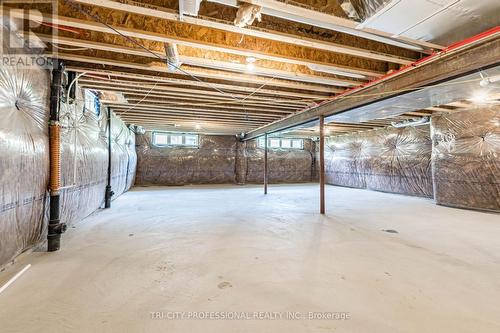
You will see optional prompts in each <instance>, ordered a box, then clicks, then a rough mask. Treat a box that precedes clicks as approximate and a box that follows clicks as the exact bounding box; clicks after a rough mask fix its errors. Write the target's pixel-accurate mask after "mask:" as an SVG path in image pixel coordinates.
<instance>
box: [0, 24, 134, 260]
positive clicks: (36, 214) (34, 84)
mask: <svg viewBox="0 0 500 333" xmlns="http://www.w3.org/2000/svg"><path fill="white" fill-rule="evenodd" d="M2 33H8V32H6V30H5V29H4V30H3V31H2ZM10 37H11V38H10V40H9V38H5V39H4V40H3V42H4V43H6V42H9V41H10V42H15V41H18V40H17V39H16V38H15V35H14V34H12V33H11V35H10ZM19 45H22V43H20V44H19ZM11 46H12V45H11V44H9V45H3V50H10V49H9V47H11ZM49 88H50V73H49V71H47V70H44V69H42V68H38V67H21V66H17V67H16V66H8V65H2V66H0V156H1V157H0V267H2V266H3V265H5V264H7V263H8V262H9V261H10V260H12V259H13V258H15V257H16V256H17V255H18V254H20V253H22V252H23V251H25V250H27V249H29V248H32V247H34V246H36V245H37V244H39V243H41V242H42V241H44V240H45V239H46V234H47V222H48V192H47V188H48V186H49V137H48V123H49V96H50V91H49ZM79 98H80V100H77V102H75V104H69V105H68V104H66V103H65V102H64V103H63V104H62V105H61V126H62V128H61V154H62V156H61V157H62V177H61V178H62V182H61V185H62V186H63V188H62V190H61V202H62V204H61V207H62V212H61V213H62V214H61V222H63V223H71V222H74V221H77V220H79V219H81V218H83V217H85V216H87V215H88V214H90V213H92V212H93V211H95V210H96V209H98V208H99V206H100V205H101V203H102V201H103V197H104V190H105V185H106V184H105V180H106V167H107V159H106V157H107V150H106V138H105V137H103V133H104V128H103V126H105V123H104V125H103V122H102V118H100V117H98V116H96V115H95V114H93V113H91V112H88V111H87V112H84V111H83V102H82V101H81V96H80V97H79ZM113 123H114V125H113V130H112V132H113V141H114V142H113V172H112V175H113V186H114V191H115V192H116V194H117V195H119V194H120V193H122V192H123V191H125V190H127V189H128V188H130V186H131V185H132V184H133V177H134V173H135V165H136V164H135V163H136V153H135V147H134V134H133V133H132V132H131V131H130V130H128V128H127V127H126V126H125V124H124V123H123V122H122V121H121V120H119V119H115V121H114V122H113ZM117 195H116V196H117Z"/></svg>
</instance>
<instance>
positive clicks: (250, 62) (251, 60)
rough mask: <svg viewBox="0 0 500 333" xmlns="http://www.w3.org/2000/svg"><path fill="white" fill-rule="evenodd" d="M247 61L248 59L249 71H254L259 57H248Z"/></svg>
mask: <svg viewBox="0 0 500 333" xmlns="http://www.w3.org/2000/svg"><path fill="white" fill-rule="evenodd" d="M246 61H247V71H249V72H253V70H254V69H255V62H256V61H257V59H256V58H255V57H247V59H246Z"/></svg>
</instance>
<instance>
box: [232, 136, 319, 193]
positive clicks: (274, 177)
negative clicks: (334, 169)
mask: <svg viewBox="0 0 500 333" xmlns="http://www.w3.org/2000/svg"><path fill="white" fill-rule="evenodd" d="M244 156H245V159H246V162H245V169H243V170H241V171H240V172H242V173H243V175H242V177H241V178H242V179H244V182H245V183H263V182H264V149H262V148H259V147H258V146H257V141H256V140H251V141H247V142H246V147H245V149H244ZM267 158H268V160H267V163H268V172H269V176H268V177H269V178H268V180H269V183H300V182H310V181H313V180H314V179H313V177H314V175H313V174H314V173H313V164H314V163H313V160H314V144H313V142H312V141H311V140H304V149H269V151H268V153H267Z"/></svg>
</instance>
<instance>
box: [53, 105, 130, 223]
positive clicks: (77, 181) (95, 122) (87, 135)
mask: <svg viewBox="0 0 500 333" xmlns="http://www.w3.org/2000/svg"><path fill="white" fill-rule="evenodd" d="M81 98H82V97H81V96H80V97H79V98H77V100H76V101H75V102H74V103H73V104H66V103H62V105H61V123H62V132H61V140H62V147H61V150H62V161H63V163H62V164H63V166H62V187H63V190H62V192H61V209H62V211H61V221H62V222H64V223H67V224H71V223H72V222H75V221H78V220H80V219H82V218H84V217H86V216H88V215H89V214H91V213H92V212H93V211H95V210H96V209H98V208H99V207H100V206H101V205H102V203H103V201H104V193H105V191H104V189H105V187H106V179H107V167H108V144H107V141H108V138H107V122H106V117H107V114H106V112H103V111H104V108H101V113H100V115H97V114H96V113H95V112H93V111H89V110H85V109H84V107H83V101H82V99H81ZM112 117H113V118H112V121H111V123H112V125H111V137H112V142H111V148H112V154H111V158H112V160H111V175H112V177H111V186H112V189H113V191H114V192H115V196H114V198H116V197H118V196H119V195H120V194H122V193H124V192H125V191H127V190H128V189H129V188H130V186H131V185H132V183H133V178H134V174H135V164H136V153H135V142H134V136H135V135H134V133H133V132H132V131H131V130H129V129H128V128H127V126H126V125H125V124H124V123H123V122H122V121H121V120H120V119H119V118H117V117H116V116H115V115H114V114H112Z"/></svg>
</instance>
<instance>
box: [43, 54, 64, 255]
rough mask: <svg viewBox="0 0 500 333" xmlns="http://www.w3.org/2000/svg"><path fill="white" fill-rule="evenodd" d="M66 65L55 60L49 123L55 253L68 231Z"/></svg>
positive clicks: (51, 245) (50, 247)
mask: <svg viewBox="0 0 500 333" xmlns="http://www.w3.org/2000/svg"><path fill="white" fill-rule="evenodd" d="M63 71H64V64H63V63H62V62H61V61H59V60H57V59H54V69H53V70H52V83H51V86H50V121H49V154H50V179H49V191H50V210H49V214H50V215H49V226H48V232H47V251H49V252H53V251H57V250H59V248H60V247H61V234H62V233H63V232H64V231H66V224H64V223H61V220H60V218H61V217H60V216H61V205H60V195H61V193H60V189H61V126H60V123H59V106H60V102H61V93H62V74H63Z"/></svg>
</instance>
